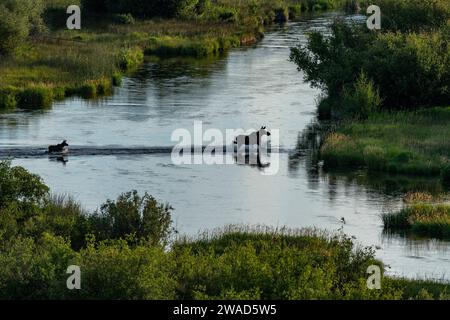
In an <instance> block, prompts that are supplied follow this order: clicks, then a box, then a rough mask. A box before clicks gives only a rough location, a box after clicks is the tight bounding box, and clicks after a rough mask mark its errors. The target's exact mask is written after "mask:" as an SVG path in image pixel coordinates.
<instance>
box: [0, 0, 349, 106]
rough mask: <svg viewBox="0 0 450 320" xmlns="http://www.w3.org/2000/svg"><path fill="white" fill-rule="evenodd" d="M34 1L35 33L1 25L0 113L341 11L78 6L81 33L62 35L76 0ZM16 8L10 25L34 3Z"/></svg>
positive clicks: (291, 4)
mask: <svg viewBox="0 0 450 320" xmlns="http://www.w3.org/2000/svg"><path fill="white" fill-rule="evenodd" d="M14 1H17V0H14ZM14 1H13V0H12V3H15V2H14ZM38 2H39V4H35V7H36V8H37V9H36V10H34V11H33V16H31V15H30V20H31V19H32V20H33V21H38V23H37V25H39V28H34V29H36V30H34V29H32V28H30V23H26V21H23V22H22V24H23V26H21V29H20V30H17V32H15V30H13V28H14V25H8V24H7V25H5V26H3V28H4V29H5V30H6V31H5V32H6V33H5V35H6V38H5V40H2V41H3V42H4V43H2V42H0V45H2V44H3V45H4V52H3V53H2V52H1V50H0V55H1V60H0V74H1V77H0V110H11V109H14V108H16V107H20V108H28V109H30V108H31V109H33V108H42V107H44V108H45V107H49V106H50V105H51V103H52V101H53V100H55V99H62V98H64V97H68V96H72V95H78V96H82V97H85V98H95V97H97V96H101V95H105V94H109V93H110V92H111V91H112V89H113V86H114V85H118V84H120V79H121V76H122V74H124V73H126V72H129V71H130V70H133V69H134V68H135V67H136V66H138V65H139V64H141V63H142V62H143V56H144V54H147V55H157V56H160V57H172V56H190V57H195V58H201V57H205V56H211V55H220V54H222V53H224V52H226V51H227V50H229V49H230V48H234V47H238V46H241V45H247V44H252V43H254V42H256V41H257V40H258V39H260V38H261V37H262V36H263V30H264V26H266V25H268V24H272V23H275V22H284V21H287V20H288V19H290V18H295V17H299V16H301V15H302V14H303V13H305V12H309V11H319V10H327V9H331V8H334V7H336V6H338V5H341V1H337V0H279V1H268V0H255V1H252V2H241V1H233V0H221V1H214V2H210V1H197V0H192V1H185V2H183V1H173V4H174V7H173V8H172V7H167V8H165V7H164V6H162V7H161V6H160V9H161V10H162V9H163V8H164V10H166V11H164V12H163V11H161V12H159V14H160V16H159V17H158V16H154V15H153V13H154V12H156V11H154V10H150V9H151V8H150V7H149V8H141V9H142V10H141V9H139V8H135V7H133V5H134V4H133V3H132V2H129V3H128V2H127V1H121V2H120V3H118V4H117V3H115V2H108V1H107V0H105V1H103V0H99V1H97V0H83V1H81V5H82V8H83V14H82V30H80V31H74V30H66V29H65V25H66V20H65V19H66V18H67V17H68V15H67V14H66V13H65V10H66V8H67V6H68V5H69V4H80V1H67V0H53V1H48V2H46V3H41V2H40V1H38ZM154 2H155V3H156V2H157V0H155V1H154ZM151 3H152V1H149V4H151ZM22 4H23V6H24V7H23V8H21V7H18V5H17V7H18V8H19V9H20V8H21V10H19V9H17V8H16V10H15V11H14V10H13V9H11V10H12V11H11V14H10V15H11V16H12V17H15V18H14V19H16V18H18V17H21V16H23V15H24V12H22V11H26V10H28V7H27V6H26V5H28V4H29V5H30V6H31V5H32V3H31V2H30V1H29V0H27V1H25V2H23V3H22ZM155 5H156V4H155ZM158 6H159V5H158ZM39 8H40V9H39ZM99 8H100V9H99ZM144 9H146V10H150V11H149V13H146V11H145V10H144ZM99 10H100V11H103V12H100V11H99ZM122 11H123V12H122ZM130 13H133V14H134V16H133V14H130ZM14 14H15V16H14ZM7 18H8V16H7ZM5 19H6V18H5ZM0 29H1V28H0ZM9 29H11V30H9ZM22 29H23V30H22ZM28 29H29V30H28ZM38 29H39V30H38ZM2 30H3V29H2ZM10 31H11V32H10ZM13 31H14V32H13ZM19 31H20V32H19ZM25 34H28V36H27V37H24V35H25ZM14 37H16V38H17V39H16V38H14ZM6 40H8V41H6ZM0 49H1V46H0Z"/></svg>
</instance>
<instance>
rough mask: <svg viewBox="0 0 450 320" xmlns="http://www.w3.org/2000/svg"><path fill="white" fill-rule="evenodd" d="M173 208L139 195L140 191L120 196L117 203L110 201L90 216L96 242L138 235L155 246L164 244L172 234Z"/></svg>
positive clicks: (149, 197) (147, 196) (150, 197)
mask: <svg viewBox="0 0 450 320" xmlns="http://www.w3.org/2000/svg"><path fill="white" fill-rule="evenodd" d="M171 209H172V208H171V207H170V206H169V205H167V204H166V205H163V204H160V203H158V202H157V201H156V199H155V198H153V197H152V196H150V195H148V194H145V195H144V196H143V197H141V196H139V195H138V193H137V191H132V192H128V193H124V194H122V195H120V196H119V197H118V199H117V201H111V200H108V201H107V202H106V203H105V204H104V205H102V207H101V208H100V212H96V213H95V214H94V215H92V216H91V217H90V219H89V220H90V223H91V227H92V231H93V233H94V235H95V236H96V238H97V239H99V240H106V239H119V238H124V237H125V236H127V235H131V234H135V235H136V237H137V238H138V239H141V238H145V239H146V240H148V241H150V242H151V243H153V244H155V245H164V244H166V243H167V242H168V240H169V237H170V235H171V233H172V231H173V230H172V228H171V223H172V218H171Z"/></svg>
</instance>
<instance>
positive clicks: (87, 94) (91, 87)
mask: <svg viewBox="0 0 450 320" xmlns="http://www.w3.org/2000/svg"><path fill="white" fill-rule="evenodd" d="M71 94H77V95H79V96H81V97H83V98H85V99H91V98H95V97H96V96H97V86H96V85H95V83H94V82H92V81H86V82H85V83H84V84H82V85H81V86H79V87H78V88H75V89H73V90H71Z"/></svg>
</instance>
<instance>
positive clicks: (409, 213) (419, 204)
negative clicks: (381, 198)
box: [382, 193, 450, 240]
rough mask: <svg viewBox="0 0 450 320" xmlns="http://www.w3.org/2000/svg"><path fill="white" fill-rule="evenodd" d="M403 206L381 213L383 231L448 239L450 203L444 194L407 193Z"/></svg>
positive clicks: (449, 235)
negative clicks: (394, 210)
mask: <svg viewBox="0 0 450 320" xmlns="http://www.w3.org/2000/svg"><path fill="white" fill-rule="evenodd" d="M404 202H405V205H404V207H403V208H402V209H401V210H399V211H396V212H390V213H385V214H383V215H382V219H383V225H384V230H385V232H388V233H397V234H404V235H410V236H415V237H430V238H435V239H444V240H448V239H450V205H449V203H448V197H447V196H445V195H438V196H436V195H434V196H433V195H432V194H429V193H409V194H408V195H407V196H406V198H405V200H404Z"/></svg>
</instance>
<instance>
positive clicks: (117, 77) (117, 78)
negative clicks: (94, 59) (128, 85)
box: [112, 71, 122, 86]
mask: <svg viewBox="0 0 450 320" xmlns="http://www.w3.org/2000/svg"><path fill="white" fill-rule="evenodd" d="M112 83H113V85H114V86H120V85H121V84H122V74H121V73H120V72H118V71H116V72H114V74H113V76H112Z"/></svg>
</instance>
